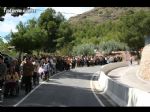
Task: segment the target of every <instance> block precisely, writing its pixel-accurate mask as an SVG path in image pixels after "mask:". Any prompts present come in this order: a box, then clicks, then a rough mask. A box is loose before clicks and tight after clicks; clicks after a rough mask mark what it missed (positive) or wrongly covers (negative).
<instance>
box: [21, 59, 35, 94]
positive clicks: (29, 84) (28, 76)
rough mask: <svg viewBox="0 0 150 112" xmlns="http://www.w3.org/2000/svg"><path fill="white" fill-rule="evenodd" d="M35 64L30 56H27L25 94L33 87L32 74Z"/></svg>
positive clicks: (24, 75) (24, 72)
mask: <svg viewBox="0 0 150 112" xmlns="http://www.w3.org/2000/svg"><path fill="white" fill-rule="evenodd" d="M33 72H34V66H33V64H32V62H31V60H30V58H29V57H27V58H26V63H25V64H24V65H23V80H24V84H25V94H28V93H29V92H30V91H31V89H32V76H33Z"/></svg>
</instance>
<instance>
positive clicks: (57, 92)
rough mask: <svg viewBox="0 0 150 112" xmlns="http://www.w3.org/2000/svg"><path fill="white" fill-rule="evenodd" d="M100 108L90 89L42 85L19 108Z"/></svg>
mask: <svg viewBox="0 0 150 112" xmlns="http://www.w3.org/2000/svg"><path fill="white" fill-rule="evenodd" d="M31 106H32V107H33V106H35V107H37V106H40V107H42V106H43V107H45V106H46V107H66V106H67V107H68V106H73V107H74V106H75V107H76V106H100V104H99V103H98V101H97V100H96V99H95V98H94V95H93V93H92V91H91V89H90V88H80V87H72V86H65V85H59V84H58V85H57V84H42V85H41V86H40V87H39V88H38V89H37V90H36V91H34V92H33V93H32V94H31V95H30V96H29V97H28V98H27V99H26V100H24V102H22V103H21V104H20V105H19V107H31Z"/></svg>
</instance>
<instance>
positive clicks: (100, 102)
mask: <svg viewBox="0 0 150 112" xmlns="http://www.w3.org/2000/svg"><path fill="white" fill-rule="evenodd" d="M94 76H95V74H94V75H93V76H92V78H91V81H90V86H91V89H92V93H93V95H94V96H95V98H96V99H97V101H98V102H99V104H100V105H101V106H103V107H104V106H105V105H104V104H103V103H102V101H101V100H100V99H99V97H98V96H97V95H96V94H95V92H94V89H93V84H92V81H93V78H94Z"/></svg>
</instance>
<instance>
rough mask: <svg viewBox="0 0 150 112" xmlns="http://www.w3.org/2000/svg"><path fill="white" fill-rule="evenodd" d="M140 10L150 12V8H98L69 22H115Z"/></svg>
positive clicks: (72, 18)
mask: <svg viewBox="0 0 150 112" xmlns="http://www.w3.org/2000/svg"><path fill="white" fill-rule="evenodd" d="M139 10H144V11H150V7H96V8H94V9H92V10H90V11H88V12H85V13H83V14H79V15H77V16H75V17H71V18H70V19H69V22H70V23H73V24H77V23H79V22H81V21H85V20H89V21H93V22H95V23H101V22H104V21H106V20H108V19H111V20H115V19H117V18H118V17H119V16H121V15H123V14H126V13H133V12H135V11H139Z"/></svg>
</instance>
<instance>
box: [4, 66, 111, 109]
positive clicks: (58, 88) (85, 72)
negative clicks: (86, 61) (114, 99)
mask: <svg viewBox="0 0 150 112" xmlns="http://www.w3.org/2000/svg"><path fill="white" fill-rule="evenodd" d="M99 70H100V66H94V67H82V68H76V69H73V70H70V71H65V72H62V73H59V74H56V75H54V76H53V77H51V78H50V80H49V81H48V82H43V83H41V84H40V85H39V86H37V87H36V88H35V89H33V90H32V91H31V93H29V94H28V95H27V96H25V97H23V95H22V97H21V96H20V99H19V98H18V100H16V99H17V98H14V99H13V100H11V101H9V100H6V101H5V102H4V106H15V107H33V106H38V107H40V106H41V107H70V106H71V107H79V106H84V107H85V106H88V107H93V106H98V107H101V106H104V104H105V105H106V106H111V104H110V103H109V102H108V99H109V98H107V97H106V96H105V97H104V96H103V95H101V94H99V92H96V91H95V92H93V91H92V90H95V89H93V86H91V85H92V83H91V82H92V80H97V78H98V74H95V77H93V74H94V73H95V72H97V71H99ZM22 94H23V93H22ZM101 101H102V102H103V103H102V102H101Z"/></svg>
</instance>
